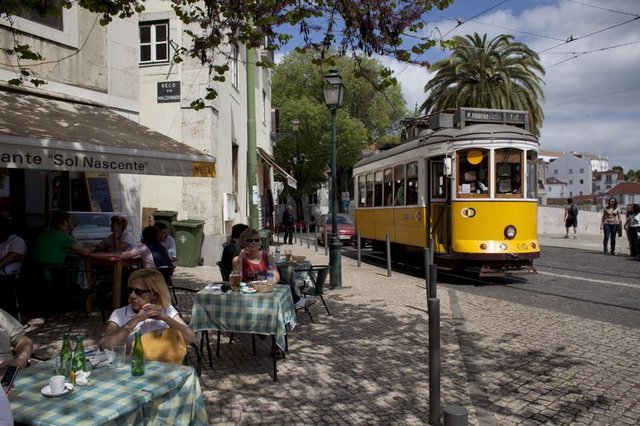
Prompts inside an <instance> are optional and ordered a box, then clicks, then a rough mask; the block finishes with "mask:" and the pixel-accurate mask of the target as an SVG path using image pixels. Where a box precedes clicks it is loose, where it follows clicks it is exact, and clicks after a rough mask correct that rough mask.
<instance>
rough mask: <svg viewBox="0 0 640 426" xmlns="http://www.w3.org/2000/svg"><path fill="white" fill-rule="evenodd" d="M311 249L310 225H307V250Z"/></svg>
mask: <svg viewBox="0 0 640 426" xmlns="http://www.w3.org/2000/svg"><path fill="white" fill-rule="evenodd" d="M308 248H309V224H308V223H307V249H308Z"/></svg>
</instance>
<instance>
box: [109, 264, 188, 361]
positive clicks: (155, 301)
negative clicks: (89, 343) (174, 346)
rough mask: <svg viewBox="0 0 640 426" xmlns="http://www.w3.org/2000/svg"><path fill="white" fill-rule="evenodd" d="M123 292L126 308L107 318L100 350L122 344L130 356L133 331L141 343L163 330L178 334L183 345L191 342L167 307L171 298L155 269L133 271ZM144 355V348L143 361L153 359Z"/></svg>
mask: <svg viewBox="0 0 640 426" xmlns="http://www.w3.org/2000/svg"><path fill="white" fill-rule="evenodd" d="M127 292H128V294H129V304H128V305H127V306H123V307H122V308H118V309H116V310H115V311H113V313H112V314H111V316H110V317H109V320H108V321H107V327H106V328H105V331H104V334H103V336H102V339H100V348H102V349H104V348H111V347H113V345H115V344H116V343H119V342H126V343H127V352H130V351H131V346H132V345H133V340H134V338H135V332H136V331H140V332H141V334H142V335H143V339H144V335H145V334H147V333H156V334H161V333H162V332H163V331H164V330H167V329H173V330H176V331H178V332H179V334H181V335H182V339H183V341H184V343H186V345H188V344H191V343H193V342H195V340H196V336H195V333H194V332H193V330H191V328H190V327H189V326H188V325H187V324H185V322H184V321H183V320H182V318H180V314H179V313H178V311H177V310H176V309H175V308H174V307H173V306H172V305H171V303H170V302H171V296H170V295H169V290H168V289H167V285H166V284H165V281H164V278H163V277H162V274H161V273H160V272H158V271H156V270H155V269H139V270H137V271H135V272H134V273H133V274H131V276H130V277H129V286H128V287H127ZM143 345H144V340H143ZM147 352H148V351H147V349H146V348H145V359H153V358H150V357H149V356H148V353H147ZM185 352H186V347H185ZM179 361H180V360H178V362H179Z"/></svg>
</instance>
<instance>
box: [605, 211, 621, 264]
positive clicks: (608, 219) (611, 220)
mask: <svg viewBox="0 0 640 426" xmlns="http://www.w3.org/2000/svg"><path fill="white" fill-rule="evenodd" d="M620 223H621V222H620V209H619V208H618V201H617V200H616V199H615V198H611V199H609V203H608V205H607V206H606V207H605V208H604V210H603V211H602V220H601V221H600V232H602V231H603V230H604V240H603V245H604V254H605V256H606V255H607V254H609V253H611V256H615V255H616V233H617V232H618V224H620ZM609 239H611V251H610V252H609V251H607V243H608V242H609Z"/></svg>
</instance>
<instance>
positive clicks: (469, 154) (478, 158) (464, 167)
mask: <svg viewBox="0 0 640 426" xmlns="http://www.w3.org/2000/svg"><path fill="white" fill-rule="evenodd" d="M458 196H461V197H478V196H481V197H488V196H489V151H488V150H486V149H469V150H464V151H460V152H458Z"/></svg>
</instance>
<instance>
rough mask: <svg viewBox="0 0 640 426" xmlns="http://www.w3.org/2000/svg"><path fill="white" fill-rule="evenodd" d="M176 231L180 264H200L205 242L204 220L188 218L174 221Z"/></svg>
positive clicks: (178, 261)
mask: <svg viewBox="0 0 640 426" xmlns="http://www.w3.org/2000/svg"><path fill="white" fill-rule="evenodd" d="M173 228H174V229H175V231H176V236H175V239H176V251H177V255H178V260H177V262H176V263H177V265H178V266H198V265H199V264H200V257H201V255H202V243H203V242H204V220H199V219H188V220H178V221H176V222H173Z"/></svg>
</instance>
